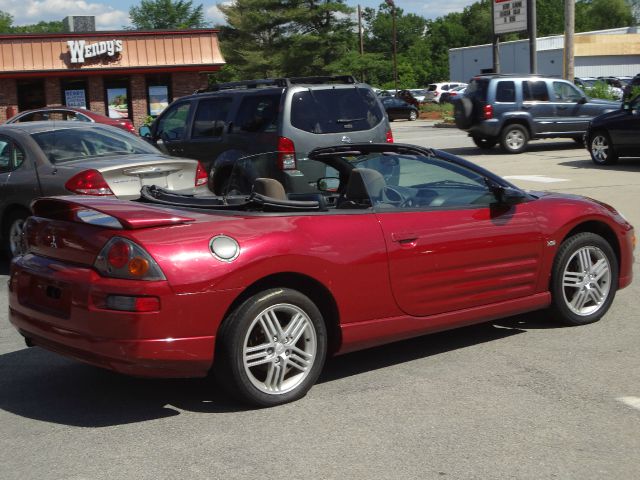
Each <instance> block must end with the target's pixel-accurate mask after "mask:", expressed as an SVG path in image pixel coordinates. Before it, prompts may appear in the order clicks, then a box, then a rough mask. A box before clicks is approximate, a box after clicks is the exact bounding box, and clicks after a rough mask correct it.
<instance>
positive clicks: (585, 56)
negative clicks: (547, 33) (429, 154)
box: [449, 27, 640, 81]
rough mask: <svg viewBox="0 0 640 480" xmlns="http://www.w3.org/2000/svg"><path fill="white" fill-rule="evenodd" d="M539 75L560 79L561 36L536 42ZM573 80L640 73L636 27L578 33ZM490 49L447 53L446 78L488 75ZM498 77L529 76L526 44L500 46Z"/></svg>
mask: <svg viewBox="0 0 640 480" xmlns="http://www.w3.org/2000/svg"><path fill="white" fill-rule="evenodd" d="M537 47H538V73H539V74H541V75H549V76H551V75H553V76H558V77H561V76H562V71H563V56H564V55H563V49H564V35H554V36H552V37H541V38H538V39H537ZM574 56H575V60H574V62H575V68H574V70H575V76H576V77H601V76H617V77H622V76H631V77H632V76H634V75H636V74H637V73H640V34H639V33H638V27H622V28H613V29H610V30H598V31H594V32H584V33H577V34H576V36H575V45H574ZM492 68H493V56H492V45H490V44H489V45H476V46H472V47H462V48H452V49H450V50H449V78H455V79H459V80H462V81H467V80H468V79H470V78H471V77H473V76H474V75H478V74H480V73H488V72H491V71H492ZM500 73H529V40H528V39H527V40H516V41H513V42H504V43H500Z"/></svg>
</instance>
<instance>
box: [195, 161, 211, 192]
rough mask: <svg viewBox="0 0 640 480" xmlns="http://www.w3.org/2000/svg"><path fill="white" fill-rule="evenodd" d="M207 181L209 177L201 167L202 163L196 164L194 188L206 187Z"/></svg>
mask: <svg viewBox="0 0 640 480" xmlns="http://www.w3.org/2000/svg"><path fill="white" fill-rule="evenodd" d="M208 180H209V175H207V171H206V170H205V168H204V167H203V166H202V163H200V162H198V168H196V187H200V186H202V185H206V184H207V181H208Z"/></svg>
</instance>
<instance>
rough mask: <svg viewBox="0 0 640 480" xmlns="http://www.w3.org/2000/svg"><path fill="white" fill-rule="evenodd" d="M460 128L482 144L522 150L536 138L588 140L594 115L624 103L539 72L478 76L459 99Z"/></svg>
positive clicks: (457, 116) (458, 116)
mask: <svg viewBox="0 0 640 480" xmlns="http://www.w3.org/2000/svg"><path fill="white" fill-rule="evenodd" d="M454 106H455V109H454V117H455V120H456V125H457V126H458V128H460V129H462V130H465V131H467V132H468V133H469V136H470V137H471V138H472V139H473V141H474V143H475V144H476V145H477V146H479V147H481V148H492V147H493V146H494V145H495V144H496V143H498V142H500V146H501V147H502V149H503V150H504V151H505V152H507V153H521V152H523V151H525V149H526V148H527V144H528V142H529V140H530V139H534V138H563V137H565V138H572V139H574V140H575V141H576V142H578V143H580V144H581V143H582V138H583V136H584V133H585V132H586V130H587V126H588V125H589V120H591V119H592V118H593V117H595V116H597V115H600V114H601V113H605V112H610V111H613V110H618V109H619V108H620V102H611V101H607V100H598V99H593V98H589V97H587V96H586V95H585V94H584V93H583V92H582V90H580V89H579V88H578V87H576V86H575V85H574V84H573V83H571V82H568V81H566V80H562V79H560V78H549V77H541V76H538V75H496V74H489V75H478V76H477V77H474V78H473V79H472V80H471V82H470V83H469V86H468V87H467V90H466V91H465V94H464V97H463V98H461V99H456V101H454Z"/></svg>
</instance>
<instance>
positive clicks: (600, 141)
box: [589, 131, 618, 165]
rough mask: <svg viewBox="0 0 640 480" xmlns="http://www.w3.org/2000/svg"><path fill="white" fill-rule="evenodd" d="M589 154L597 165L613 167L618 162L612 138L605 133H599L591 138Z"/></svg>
mask: <svg viewBox="0 0 640 480" xmlns="http://www.w3.org/2000/svg"><path fill="white" fill-rule="evenodd" d="M589 153H590V154H591V160H592V161H593V163H595V164H596V165H613V164H614V163H616V162H617V161H618V154H617V153H616V151H615V150H614V149H613V144H612V143H611V138H610V137H609V135H608V134H607V133H606V132H604V131H597V132H595V133H594V134H593V135H592V136H591V139H590V140H589Z"/></svg>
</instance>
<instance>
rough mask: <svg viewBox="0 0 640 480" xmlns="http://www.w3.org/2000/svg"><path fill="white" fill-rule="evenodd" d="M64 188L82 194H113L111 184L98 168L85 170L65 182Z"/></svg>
mask: <svg viewBox="0 0 640 480" xmlns="http://www.w3.org/2000/svg"><path fill="white" fill-rule="evenodd" d="M64 188H66V189H67V190H69V191H71V192H73V193H79V194H80V195H113V192H112V191H111V188H109V184H107V182H106V181H105V179H104V177H103V176H102V174H101V173H100V172H98V171H97V170H84V171H83V172H80V173H78V174H76V175H74V176H73V177H71V178H70V179H69V180H67V183H65V184H64Z"/></svg>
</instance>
